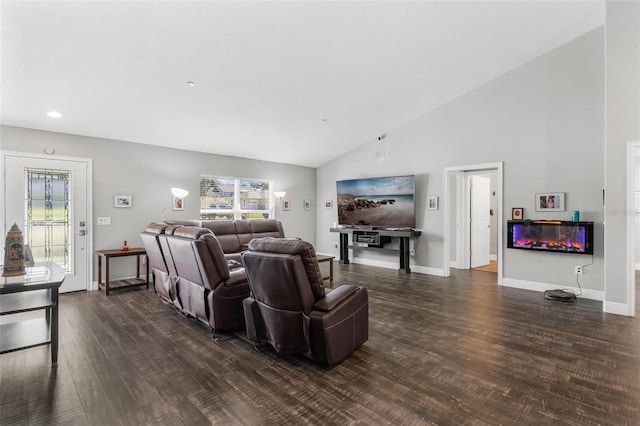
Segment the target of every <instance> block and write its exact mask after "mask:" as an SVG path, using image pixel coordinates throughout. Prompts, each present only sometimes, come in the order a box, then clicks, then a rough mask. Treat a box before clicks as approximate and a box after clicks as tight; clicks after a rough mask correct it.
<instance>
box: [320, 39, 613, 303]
mask: <svg viewBox="0 0 640 426" xmlns="http://www.w3.org/2000/svg"><path fill="white" fill-rule="evenodd" d="M425 96H428V94H425ZM385 133H386V134H387V137H386V138H385V139H383V140H382V141H371V142H369V143H367V144H365V145H363V146H362V147H360V148H358V149H356V150H354V151H352V152H350V153H348V154H347V155H344V156H342V157H340V158H338V159H336V160H334V161H332V162H330V163H327V164H325V165H323V166H322V167H320V168H318V170H317V182H318V200H325V199H327V200H328V199H334V200H335V198H336V187H335V181H336V180H339V179H348V178H359V177H369V176H385V175H396V174H416V175H417V183H416V185H417V190H416V192H417V227H418V228H419V229H422V231H423V236H422V238H421V241H420V245H419V247H418V250H417V253H416V255H415V257H413V258H412V265H416V266H418V267H422V268H424V270H426V271H430V270H434V271H438V270H442V268H443V214H442V208H441V209H440V210H437V211H433V210H426V209H425V202H426V197H427V196H439V197H440V202H441V203H444V202H445V194H444V193H443V188H444V185H443V170H444V168H445V167H454V166H465V165H473V164H484V163H496V162H504V194H503V197H504V198H503V201H504V203H503V206H504V211H503V218H504V220H506V219H508V218H510V217H511V208H512V207H524V208H525V214H526V217H528V218H531V219H567V220H569V219H570V212H571V210H580V213H581V219H582V220H588V221H593V222H595V223H596V235H595V245H596V250H595V263H594V265H593V266H590V267H589V269H588V270H587V272H586V273H585V275H584V276H583V279H582V285H583V286H584V287H586V288H589V289H593V290H596V291H603V290H604V287H603V281H604V280H603V278H604V277H603V225H602V222H603V205H602V189H603V188H604V165H603V161H602V153H603V151H604V30H603V28H599V29H596V30H594V31H592V32H590V33H587V34H585V35H584V36H582V37H580V38H578V39H575V40H573V41H571V42H569V43H568V44H566V45H564V46H561V47H560V48H558V49H556V50H554V51H552V52H549V53H547V54H545V55H543V56H541V57H540V58H537V59H536V60H534V61H532V62H530V63H528V64H526V65H524V66H522V67H520V68H518V69H516V70H514V71H512V72H509V73H508V74H505V75H504V76H502V77H500V78H498V79H496V80H494V81H492V82H490V83H488V84H486V85H484V86H482V87H480V88H478V89H476V90H473V91H472V92H470V93H468V94H466V95H464V96H462V97H460V98H458V99H456V100H454V101H452V102H450V103H448V104H447V105H444V106H443V107H441V108H438V109H436V110H434V111H431V112H429V113H427V114H425V115H424V116H422V117H420V118H418V119H415V120H412V121H410V122H408V123H407V124H406V125H404V126H402V127H400V128H397V129H390V130H389V131H386V132H385ZM387 147H388V148H390V155H389V159H388V160H386V161H384V162H383V163H382V164H378V162H377V161H376V158H375V154H376V152H377V151H380V150H383V149H386V148H387ZM537 192H564V193H565V194H566V211H565V212H551V213H537V212H535V211H534V194H535V193H537ZM335 221H336V211H335V209H332V210H319V211H318V228H317V237H316V239H317V250H318V251H319V252H324V253H329V252H333V253H335V252H336V249H335V244H336V243H337V241H338V237H337V235H336V234H332V233H330V232H329V231H328V228H329V227H330V225H331V224H332V223H333V222H335ZM504 225H505V224H504V223H503V224H502V226H503V227H504ZM504 238H506V232H505V233H504ZM501 245H502V247H503V248H504V247H505V245H506V243H505V241H502V242H501ZM361 259H363V261H365V262H367V261H383V260H386V261H387V262H388V263H389V264H393V263H396V262H397V260H396V255H395V254H388V255H386V254H379V253H368V252H367V253H364V254H361ZM590 260H591V259H590V258H588V259H587V258H586V256H583V255H582V256H581V255H572V254H550V253H531V252H527V251H522V250H520V251H518V250H506V248H505V249H504V277H505V279H507V278H509V279H511V280H522V281H530V282H537V283H546V284H554V285H556V284H557V285H564V286H572V285H574V284H575V275H574V266H575V265H579V264H584V263H588V262H589V261H590Z"/></svg>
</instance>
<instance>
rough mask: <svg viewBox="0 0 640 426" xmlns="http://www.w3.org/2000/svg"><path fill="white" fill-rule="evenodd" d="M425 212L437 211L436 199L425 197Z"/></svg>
mask: <svg viewBox="0 0 640 426" xmlns="http://www.w3.org/2000/svg"><path fill="white" fill-rule="evenodd" d="M427 210H438V197H427Z"/></svg>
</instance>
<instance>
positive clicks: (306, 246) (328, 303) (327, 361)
mask: <svg viewBox="0 0 640 426" xmlns="http://www.w3.org/2000/svg"><path fill="white" fill-rule="evenodd" d="M242 262H243V264H244V266H245V269H246V271H247V277H248V279H249V286H250V287H251V292H252V296H251V297H248V298H247V299H245V301H244V315H245V322H246V326H247V337H248V338H249V339H250V340H252V341H254V342H266V343H269V344H271V345H272V346H273V347H274V348H275V350H276V351H277V352H280V353H299V354H305V355H307V356H309V357H311V358H313V359H315V360H316V361H317V362H319V363H320V364H323V365H328V366H332V365H335V364H337V363H339V362H341V361H342V360H343V359H345V358H347V357H348V356H349V355H351V354H352V353H353V352H354V351H355V350H356V349H358V348H359V347H360V346H362V344H364V342H366V341H367V339H368V338H369V298H368V294H367V290H366V289H365V288H360V287H357V286H355V285H342V286H340V287H338V288H336V289H335V290H333V291H330V292H327V290H325V288H324V287H323V286H322V275H321V273H320V268H319V267H318V261H317V258H316V253H315V250H314V248H313V246H312V245H311V244H310V243H308V242H306V241H302V240H299V239H292V238H259V239H253V240H251V241H250V242H249V251H246V252H244V253H243V254H242Z"/></svg>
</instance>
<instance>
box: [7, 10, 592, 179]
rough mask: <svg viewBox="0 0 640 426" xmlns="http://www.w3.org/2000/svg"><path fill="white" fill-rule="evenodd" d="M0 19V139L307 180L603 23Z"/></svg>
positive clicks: (464, 18)
mask: <svg viewBox="0 0 640 426" xmlns="http://www.w3.org/2000/svg"><path fill="white" fill-rule="evenodd" d="M0 13H1V25H2V26H1V45H0V47H1V52H0V53H1V61H2V62H1V63H0V65H1V80H0V84H1V86H0V98H1V104H0V106H1V111H0V112H1V114H0V119H1V122H2V124H6V125H11V126H20V127H29V128H34V129H42V130H50V131H54V132H63V133H71V134H78V135H88V136H96V137H101V138H110V139H119V140H124V141H130V142H137V143H143V144H151V145H160V146H167V147H178V148H182V149H188V150H194V151H203V152H209V153H215V154H224V155H233V156H240V157H248V158H256V159H262V160H268V161H276V162H282V163H290V164H298V165H303V166H312V167H317V166H320V165H322V164H324V163H326V162H327V161H330V160H332V159H333V158H336V157H338V156H339V155H341V154H343V153H345V152H347V151H350V150H352V149H354V148H356V147H357V146H360V145H362V144H364V143H367V142H370V141H372V140H375V138H376V137H377V136H379V135H381V134H383V133H385V132H388V131H391V130H392V129H394V128H396V127H398V126H401V125H402V124H404V123H406V122H408V121H409V120H411V119H413V118H416V117H419V116H420V115H423V114H425V113H426V112H428V111H430V110H433V109H434V108H437V107H438V106H440V105H442V104H443V103H445V102H447V101H450V100H451V99H454V98H456V97H458V96H460V95H462V94H464V93H466V92H468V91H470V90H472V89H473V88H476V87H478V86H480V85H482V84H484V83H486V82H488V81H490V80H492V79H494V78H496V77H498V76H500V75H502V74H504V73H506V72H508V71H509V70H511V69H513V68H515V67H517V66H520V65H522V64H524V63H526V62H528V61H530V60H532V59H533V58H535V57H537V56H540V55H541V54H543V53H545V52H547V51H549V50H551V49H553V48H555V47H558V46H560V45H562V44H564V43H566V42H567V41H569V40H571V39H573V38H575V37H578V36H580V35H582V34H584V33H586V32H588V31H590V30H592V29H594V28H596V27H598V26H600V25H603V23H604V6H603V3H602V2H601V1H587V2H582V1H504V2H498V1H467V2H459V1H440V2H436V1H412V2H400V1H389V2H383V1H379V2H367V1H364V2H348V1H331V2H329V1H321V2H293V1H292V2H272V1H262V2H231V1H227V2H203V1H201V2H192V1H179V2H166V1H165V2H150V1H137V2H108V1H89V2H7V1H2V4H1V9H0ZM188 81H193V82H195V86H194V87H189V86H188V85H187V82H188ZM49 110H58V111H60V112H61V113H62V114H63V118H61V119H58V120H54V119H51V118H48V117H47V116H46V115H45V113H46V112H47V111H49ZM323 120H326V122H325V121H323Z"/></svg>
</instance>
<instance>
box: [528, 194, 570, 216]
mask: <svg viewBox="0 0 640 426" xmlns="http://www.w3.org/2000/svg"><path fill="white" fill-rule="evenodd" d="M535 203H536V211H537V212H546V211H556V212H563V211H564V192H544V193H539V194H536V199H535Z"/></svg>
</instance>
